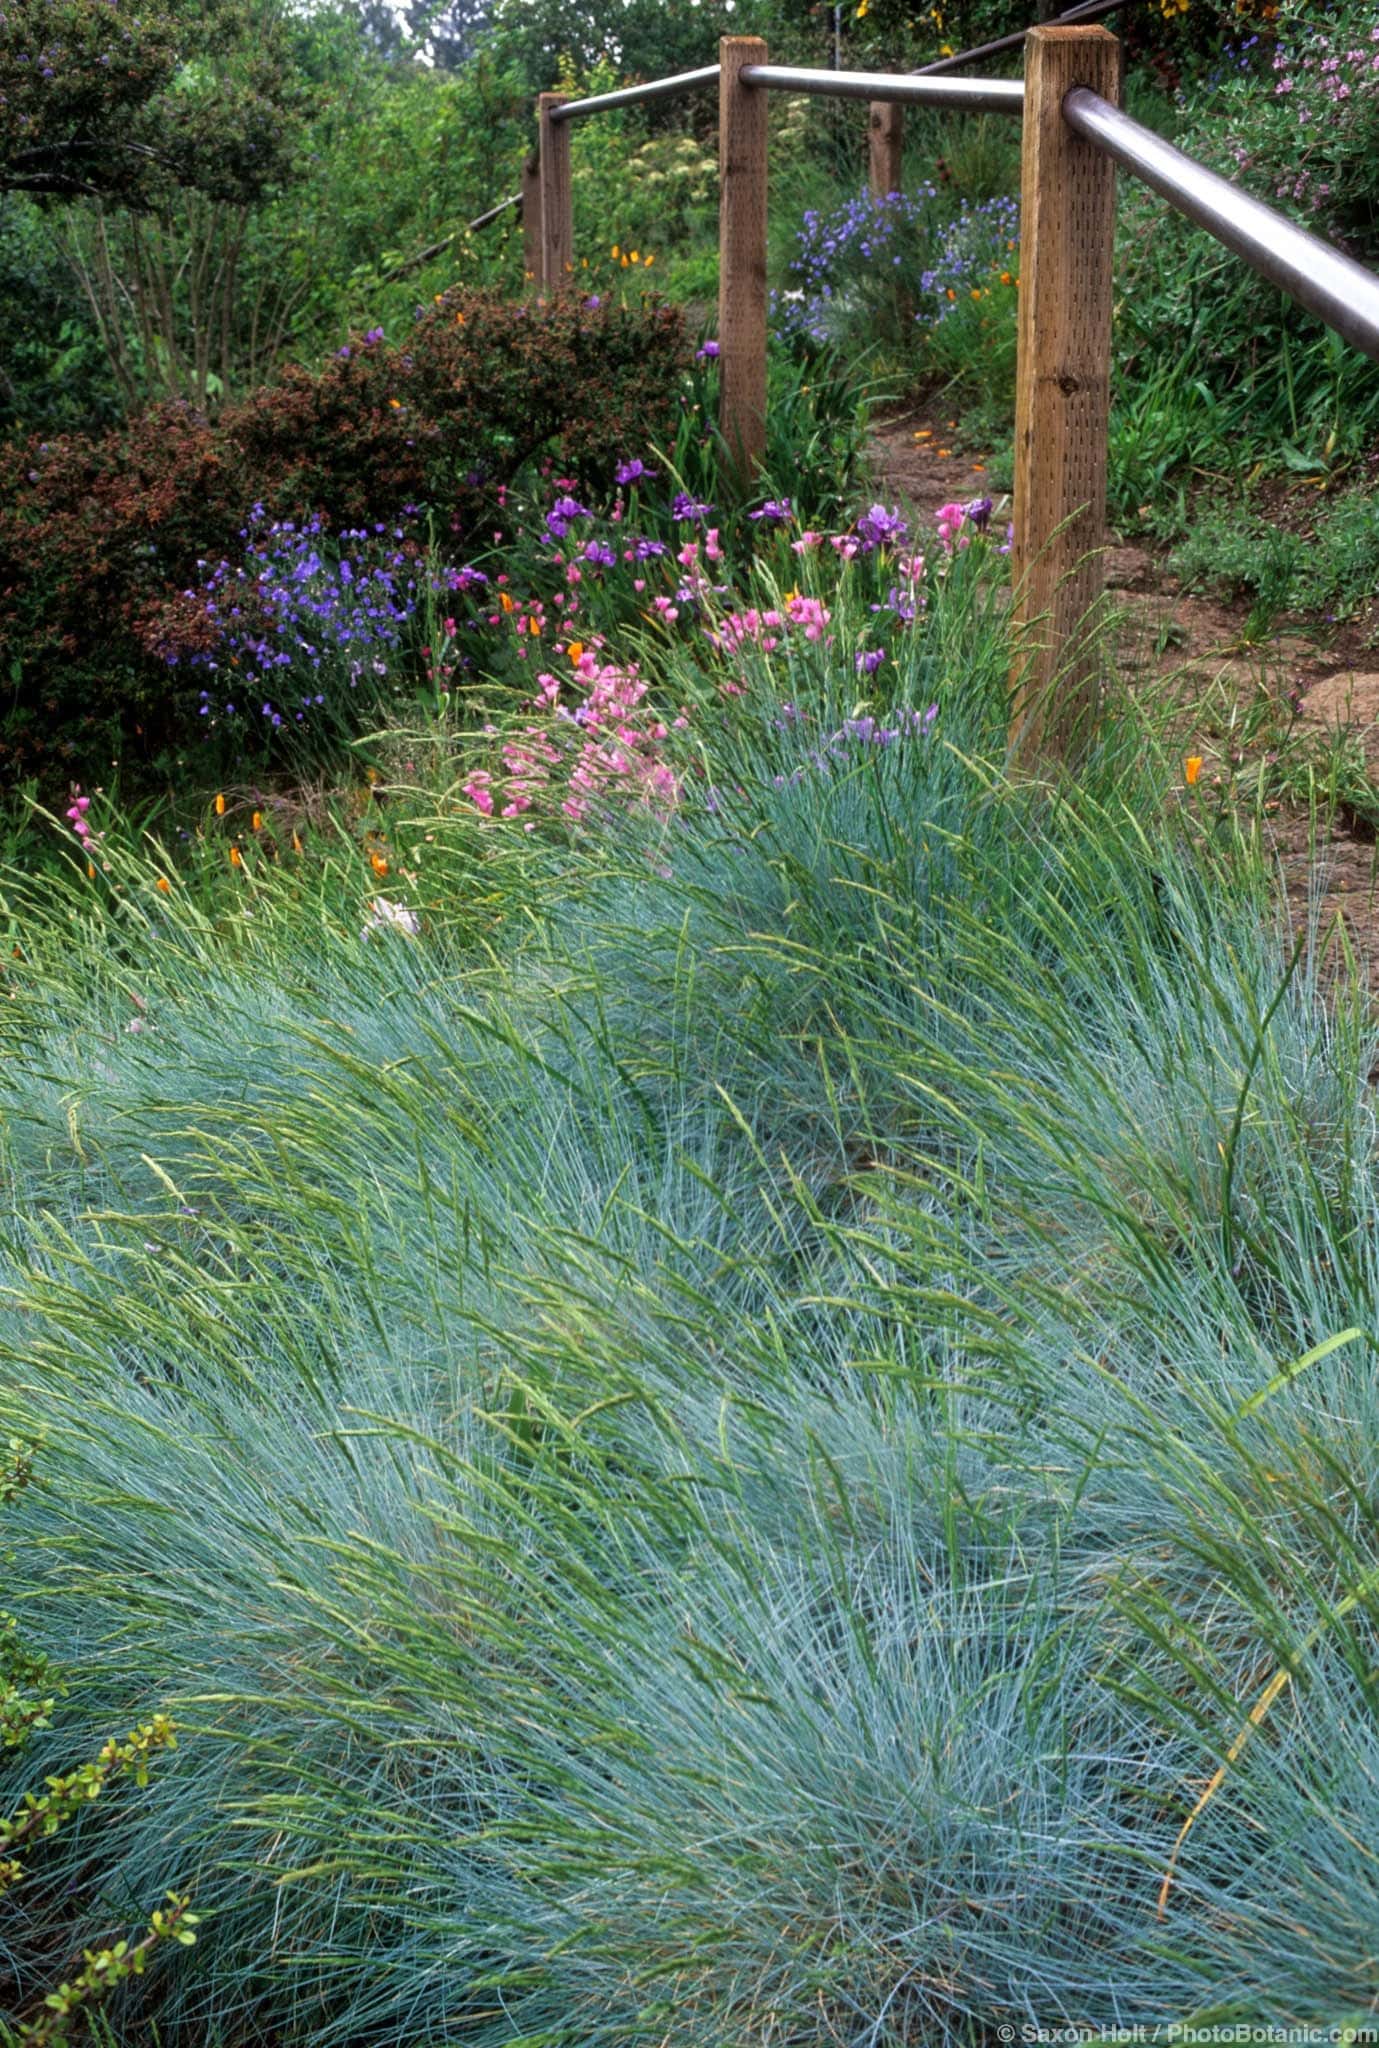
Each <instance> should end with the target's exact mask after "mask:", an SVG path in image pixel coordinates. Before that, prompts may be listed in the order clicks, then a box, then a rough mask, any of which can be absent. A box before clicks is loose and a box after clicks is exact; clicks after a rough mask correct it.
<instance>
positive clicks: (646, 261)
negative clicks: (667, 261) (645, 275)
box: [642, 256, 656, 270]
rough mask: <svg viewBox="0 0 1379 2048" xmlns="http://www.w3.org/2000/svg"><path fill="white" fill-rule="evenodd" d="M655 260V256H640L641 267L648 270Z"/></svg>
mask: <svg viewBox="0 0 1379 2048" xmlns="http://www.w3.org/2000/svg"><path fill="white" fill-rule="evenodd" d="M655 261H656V258H655V257H654V256H644V257H643V258H642V269H643V270H650V268H651V266H652V264H653V263H654V262H655Z"/></svg>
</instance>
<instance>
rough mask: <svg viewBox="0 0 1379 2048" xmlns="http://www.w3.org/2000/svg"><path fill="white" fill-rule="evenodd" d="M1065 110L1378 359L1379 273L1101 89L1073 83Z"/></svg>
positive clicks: (1172, 201)
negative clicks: (1145, 122)
mask: <svg viewBox="0 0 1379 2048" xmlns="http://www.w3.org/2000/svg"><path fill="white" fill-rule="evenodd" d="M1063 118H1064V120H1065V121H1066V122H1067V123H1068V126H1069V127H1070V128H1071V129H1073V130H1074V132H1075V133H1076V134H1078V135H1081V136H1082V137H1084V139H1085V140H1086V141H1088V142H1091V143H1093V144H1095V146H1096V147H1097V148H1098V149H1101V150H1104V151H1105V152H1106V154H1107V156H1109V157H1112V158H1113V159H1114V160H1115V162H1116V163H1118V164H1120V165H1121V167H1122V168H1123V169H1124V170H1127V171H1129V172H1130V173H1131V174H1132V176H1134V177H1136V178H1139V179H1140V180H1141V181H1142V183H1144V184H1146V185H1148V186H1150V187H1151V189H1152V190H1153V191H1155V192H1157V193H1158V194H1159V195H1160V197H1161V198H1163V199H1166V200H1167V201H1168V203H1169V205H1170V206H1173V207H1176V208H1177V210H1178V212H1179V213H1182V214H1185V215H1186V216H1187V218H1188V219H1189V220H1191V221H1195V222H1196V224H1197V225H1198V227H1202V228H1205V229H1206V231H1207V233H1208V234H1209V235H1214V236H1215V237H1216V239H1217V241H1218V242H1222V243H1224V244H1225V246H1226V248H1228V249H1231V250H1233V251H1234V252H1235V254H1236V255H1237V256H1239V257H1241V258H1243V260H1244V261H1245V262H1246V263H1248V264H1249V265H1250V268H1251V269H1252V270H1257V271H1258V272H1259V274H1260V276H1261V277H1265V278H1267V279H1268V280H1269V282H1270V284H1275V285H1277V286H1278V287H1279V289H1280V290H1281V291H1285V292H1287V293H1288V295H1289V297H1290V298H1294V299H1296V300H1297V302H1298V304H1299V305H1301V306H1306V308H1307V310H1308V311H1309V312H1310V313H1315V314H1316V315H1317V316H1318V318H1319V319H1322V320H1324V321H1325V322H1326V324H1327V326H1328V327H1334V328H1335V330H1336V332H1337V333H1338V334H1339V335H1340V336H1341V337H1342V339H1343V340H1345V341H1348V342H1349V343H1350V344H1351V346H1352V347H1354V348H1358V349H1360V350H1361V351H1362V353H1363V354H1365V355H1367V356H1370V357H1372V358H1373V359H1374V360H1375V361H1376V362H1379V277H1376V276H1375V274H1374V272H1373V271H1370V270H1366V269H1365V267H1364V265H1363V264H1361V263H1356V262H1355V260H1354V259H1353V257H1350V256H1343V255H1342V254H1341V252H1340V250H1339V249H1333V248H1332V247H1331V245H1330V243H1329V242H1323V241H1322V240H1321V239H1320V238H1319V237H1318V236H1316V235H1311V234H1309V233H1308V232H1307V230H1306V228H1300V227H1295V226H1294V225H1293V223H1292V221H1290V220H1288V219H1286V218H1285V216H1284V215H1283V214H1281V213H1276V212H1275V211H1274V208H1273V207H1272V206H1266V205H1265V203H1264V201H1263V200H1262V199H1252V198H1251V197H1250V195H1249V193H1248V192H1242V191H1241V189H1240V187H1239V186H1238V185H1233V184H1232V183H1231V181H1230V180H1229V178H1222V177H1218V175H1217V174H1216V172H1215V171H1209V170H1207V169H1206V167H1205V165H1203V164H1199V163H1197V162H1196V161H1195V160H1194V159H1193V158H1192V157H1190V156H1186V155H1185V154H1184V153H1183V151H1182V150H1181V149H1175V148H1174V146H1173V144H1172V143H1171V142H1165V141H1164V140H1163V137H1162V136H1159V135H1156V134H1155V133H1154V131H1153V129H1152V128H1145V127H1143V126H1142V125H1141V124H1140V123H1139V122H1138V121H1133V120H1131V118H1130V116H1129V115H1128V114H1123V113H1121V111H1120V109H1119V108H1118V107H1113V106H1112V105H1111V103H1110V101H1109V100H1104V99H1102V98H1101V96H1100V94H1099V93H1094V92H1090V91H1088V89H1087V88H1086V86H1081V85H1078V86H1074V87H1073V89H1072V91H1071V92H1070V93H1068V94H1067V96H1066V98H1065V99H1064V101H1063Z"/></svg>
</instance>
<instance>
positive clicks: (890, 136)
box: [867, 100, 905, 199]
mask: <svg viewBox="0 0 1379 2048" xmlns="http://www.w3.org/2000/svg"><path fill="white" fill-rule="evenodd" d="M904 154H905V109H904V107H902V106H900V105H899V104H898V102H897V101H895V100H873V101H872V102H871V105H870V107H869V108H868V119H867V159H868V166H869V169H870V172H871V196H872V198H873V199H884V198H885V197H886V195H887V193H888V192H899V191H900V190H901V183H900V180H901V168H900V163H901V158H902V157H903V156H904Z"/></svg>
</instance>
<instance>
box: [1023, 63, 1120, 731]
mask: <svg viewBox="0 0 1379 2048" xmlns="http://www.w3.org/2000/svg"><path fill="white" fill-rule="evenodd" d="M1120 71H1121V66H1120V44H1119V43H1118V42H1117V40H1116V38H1115V37H1114V36H1113V35H1111V34H1109V33H1108V31H1107V30H1106V29H1104V28H1053V27H1045V28H1034V29H1031V31H1030V33H1029V35H1028V36H1027V37H1026V39H1025V118H1024V145H1023V159H1022V166H1021V196H1020V307H1019V321H1020V327H1019V357H1018V366H1017V370H1016V391H1015V537H1014V544H1013V546H1012V548H1011V570H1012V574H1013V578H1014V586H1015V617H1016V621H1017V625H1018V628H1019V631H1018V635H1017V644H1016V669H1015V674H1014V677H1013V679H1012V680H1013V686H1014V697H1013V702H1012V707H1011V708H1012V724H1011V741H1012V750H1013V752H1014V754H1015V756H1016V758H1017V759H1021V760H1024V761H1027V762H1029V763H1031V764H1035V763H1039V762H1051V761H1055V760H1058V759H1061V758H1063V757H1065V756H1067V755H1068V754H1070V753H1073V752H1075V751H1076V749H1077V746H1078V745H1079V743H1080V742H1082V741H1084V740H1085V739H1086V738H1087V737H1088V736H1089V735H1090V733H1091V730H1092V728H1093V726H1094V723H1095V719H1096V710H1097V698H1098V678H1097V672H1096V648H1095V638H1094V622H1093V621H1092V620H1091V619H1089V614H1091V613H1092V612H1093V610H1094V608H1095V607H1096V605H1097V600H1098V599H1099V598H1100V596H1101V594H1102V588H1103V570H1102V561H1101V555H1100V552H1099V551H1100V549H1101V547H1102V544H1103V539H1104V535H1105V529H1106V426H1107V412H1108V407H1109V402H1110V382H1111V286H1112V238H1113V235H1114V230H1115V209H1116V173H1115V166H1114V164H1113V163H1112V162H1111V160H1110V158H1109V157H1107V156H1105V155H1103V154H1102V152H1101V151H1100V150H1098V149H1096V148H1094V147H1093V145H1092V144H1091V143H1090V142H1085V141H1084V140H1083V139H1082V138H1081V137H1080V136H1078V135H1074V133H1073V131H1072V130H1071V128H1069V127H1068V125H1067V123H1066V122H1065V121H1064V119H1063V112H1062V108H1063V98H1064V95H1065V94H1066V93H1067V92H1069V91H1070V90H1071V88H1072V87H1073V86H1075V85H1085V86H1089V87H1090V88H1091V90H1092V91H1093V92H1096V93H1100V95H1101V97H1102V98H1103V99H1106V100H1110V101H1112V102H1114V103H1117V104H1118V103H1119V100H1120Z"/></svg>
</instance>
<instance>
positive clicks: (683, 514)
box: [670, 491, 713, 526]
mask: <svg viewBox="0 0 1379 2048" xmlns="http://www.w3.org/2000/svg"><path fill="white" fill-rule="evenodd" d="M712 515H713V506H712V505H707V504H705V503H704V502H703V500H702V499H699V498H692V497H691V496H690V494H689V492H688V491H677V492H676V493H675V497H674V500H673V501H672V503H671V508H670V516H671V518H672V519H678V520H682V521H684V520H688V522H689V524H690V525H691V526H698V524H699V522H700V520H701V519H708V518H711V517H712Z"/></svg>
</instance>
